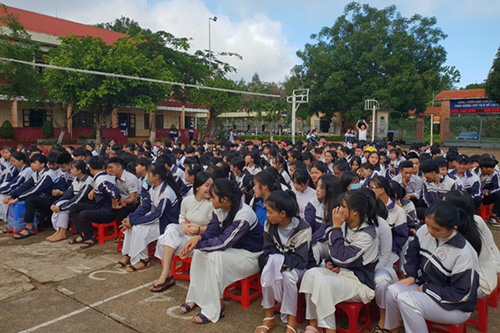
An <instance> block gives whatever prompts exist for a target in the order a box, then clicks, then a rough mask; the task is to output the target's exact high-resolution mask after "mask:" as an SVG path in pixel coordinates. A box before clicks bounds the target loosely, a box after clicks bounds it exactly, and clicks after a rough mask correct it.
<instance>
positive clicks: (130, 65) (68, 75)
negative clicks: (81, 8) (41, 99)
mask: <svg viewBox="0 0 500 333" xmlns="http://www.w3.org/2000/svg"><path fill="white" fill-rule="evenodd" d="M61 40H62V43H61V45H60V46H59V47H58V48H57V49H54V50H52V51H51V52H50V53H49V55H48V56H47V61H50V63H52V64H54V65H57V66H65V67H73V68H79V69H87V70H96V71H101V72H107V73H116V74H124V75H129V76H137V77H146V78H153V79H160V80H171V79H172V75H171V73H170V71H169V70H168V68H167V66H166V64H165V62H164V60H163V57H162V56H161V55H158V56H156V57H153V58H148V56H146V55H145V54H144V53H143V51H142V50H143V49H142V48H141V45H142V44H143V43H146V41H145V40H141V39H139V38H134V39H132V38H128V37H125V38H121V39H119V40H118V41H116V42H115V43H114V44H113V45H106V43H104V42H103V41H102V40H101V39H99V38H97V37H83V38H78V37H76V36H71V37H63V38H61ZM44 82H45V84H46V86H47V90H48V94H49V96H50V98H51V99H52V100H55V101H57V102H61V103H68V104H71V105H72V106H74V107H76V108H78V109H86V110H90V111H92V112H93V113H94V114H95V116H96V117H95V118H94V119H95V124H94V125H95V126H94V127H95V128H96V141H97V143H98V144H99V143H100V142H101V138H102V134H101V124H103V123H104V121H105V119H106V118H108V117H109V116H110V115H111V113H112V111H113V109H115V108H118V107H121V106H132V105H138V106H141V107H143V108H145V109H146V111H151V110H154V109H155V108H156V104H157V102H158V101H159V100H161V99H164V98H165V95H166V94H167V93H168V92H169V86H167V85H163V84H158V83H151V82H145V81H137V80H129V79H121V78H116V77H109V76H101V75H90V74H84V73H76V72H66V71H58V70H49V69H48V70H46V71H45V74H44ZM153 123H154V122H153Z"/></svg>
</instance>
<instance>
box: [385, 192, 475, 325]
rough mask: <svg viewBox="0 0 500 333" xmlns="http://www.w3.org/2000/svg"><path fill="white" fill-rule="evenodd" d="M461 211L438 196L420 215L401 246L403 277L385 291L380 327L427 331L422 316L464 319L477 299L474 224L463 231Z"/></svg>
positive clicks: (452, 320) (447, 320)
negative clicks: (404, 247)
mask: <svg viewBox="0 0 500 333" xmlns="http://www.w3.org/2000/svg"><path fill="white" fill-rule="evenodd" d="M464 222H465V221H464V215H463V214H461V213H460V212H459V209H457V208H456V207H455V206H453V205H452V204H451V203H449V202H446V201H438V202H437V203H435V204H434V205H433V206H432V207H430V208H429V209H428V210H427V212H426V214H425V223H426V225H423V226H422V227H421V228H420V229H418V231H417V234H416V236H415V238H414V239H413V240H412V241H411V243H410V246H409V248H408V250H407V251H406V264H405V266H404V271H405V274H406V278H405V279H403V280H400V281H399V282H397V283H395V284H393V285H392V286H390V287H389V288H388V290H387V295H386V302H387V312H386V320H385V328H386V329H389V330H391V331H392V332H394V333H396V332H399V325H400V323H401V319H403V323H404V326H405V331H406V332H411V333H413V332H427V325H426V322H425V321H426V320H430V321H434V322H438V323H443V324H460V323H463V322H465V321H466V320H467V319H468V318H469V316H470V314H471V312H474V310H475V309H476V304H477V290H478V286H479V275H478V269H479V267H478V258H477V255H478V253H480V252H481V237H480V234H479V231H478V230H477V226H475V225H474V224H470V225H467V227H470V229H469V230H468V232H467V234H464V233H463V231H464V227H465V226H466V225H465V224H464Z"/></svg>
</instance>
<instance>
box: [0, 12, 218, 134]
mask: <svg viewBox="0 0 500 333" xmlns="http://www.w3.org/2000/svg"><path fill="white" fill-rule="evenodd" d="M6 9H7V12H8V13H10V14H12V15H14V16H16V17H17V19H18V20H19V22H20V23H21V24H22V25H23V26H24V28H25V29H26V31H27V32H28V33H29V34H30V35H31V38H32V40H34V41H36V42H38V43H40V45H41V46H40V51H41V52H40V54H38V55H37V57H36V58H35V61H36V62H40V63H41V62H43V61H42V55H43V54H44V53H46V52H48V51H49V50H50V49H52V48H55V47H58V46H59V45H60V44H61V41H60V39H59V37H63V36H65V37H68V36H71V35H72V34H74V35H76V36H82V37H83V36H96V37H99V38H101V39H102V40H103V41H104V42H105V43H106V44H113V43H114V42H115V41H117V40H118V39H120V38H122V37H125V36H126V35H125V34H123V33H120V32H116V31H110V30H106V29H101V28H98V27H94V26H90V25H86V24H82V23H77V22H72V21H68V20H64V19H60V18H56V17H52V16H48V15H43V14H39V13H35V12H30V11H27V10H22V9H18V8H14V7H8V6H7V7H6ZM0 29H2V32H3V33H8V31H7V28H6V27H3V28H2V27H0ZM68 112H69V114H71V109H68V110H61V109H58V108H51V107H49V106H47V107H45V106H44V107H39V108H32V107H30V105H28V103H27V101H26V100H25V99H24V98H23V97H18V98H16V99H14V100H8V99H7V97H6V96H0V124H1V123H3V122H4V121H5V120H10V121H11V123H12V125H13V127H14V131H15V136H16V138H41V127H42V125H43V123H44V122H45V121H47V120H49V121H52V122H53V125H54V128H56V123H59V124H64V120H65V119H66V116H67V114H68ZM207 113H208V110H207V109H206V108H205V107H202V106H197V105H192V104H191V103H185V104H182V103H181V102H179V101H175V100H169V101H163V102H160V103H159V105H158V108H157V110H156V111H155V112H154V121H155V122H156V128H157V137H166V136H167V135H168V129H169V128H170V127H171V126H172V125H174V126H175V127H176V128H177V129H180V132H181V136H186V137H187V133H185V132H187V129H189V127H190V126H191V125H192V126H193V127H194V128H195V129H197V128H198V127H199V126H200V128H202V126H203V125H204V120H202V121H201V123H200V122H199V121H198V118H200V116H205V118H206V114H207ZM92 117H93V114H92V112H90V111H81V112H78V113H76V114H75V115H74V116H73V117H72V119H71V120H70V121H69V122H68V132H67V135H66V136H65V137H66V138H68V137H72V138H78V137H80V136H82V135H85V136H87V137H89V136H91V135H92V132H93V131H92V127H93V126H94V121H93V118H92ZM52 118H55V119H52ZM152 121H153V114H149V113H147V112H145V110H144V109H141V108H139V107H133V106H132V107H124V108H117V109H115V110H113V113H112V115H111V116H110V117H109V119H106V120H105V122H104V123H103V124H100V126H101V127H102V128H103V137H105V138H106V137H113V138H114V137H117V136H124V137H126V139H129V138H130V139H132V140H133V139H134V138H146V137H149V128H150V126H151V122H152ZM57 135H58V129H56V136H57Z"/></svg>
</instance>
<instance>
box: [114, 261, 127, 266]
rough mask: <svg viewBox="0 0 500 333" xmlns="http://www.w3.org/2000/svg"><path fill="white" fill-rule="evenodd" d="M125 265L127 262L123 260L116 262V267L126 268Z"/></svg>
mask: <svg viewBox="0 0 500 333" xmlns="http://www.w3.org/2000/svg"><path fill="white" fill-rule="evenodd" d="M125 267H127V264H125V263H123V262H121V261H117V262H116V265H115V268H125Z"/></svg>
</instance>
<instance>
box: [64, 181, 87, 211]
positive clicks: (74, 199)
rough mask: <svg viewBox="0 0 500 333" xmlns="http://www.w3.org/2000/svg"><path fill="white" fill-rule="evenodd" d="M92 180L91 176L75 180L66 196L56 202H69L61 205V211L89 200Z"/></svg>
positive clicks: (65, 193)
mask: <svg viewBox="0 0 500 333" xmlns="http://www.w3.org/2000/svg"><path fill="white" fill-rule="evenodd" d="M92 185H93V184H92V178H91V177H90V176H89V175H84V176H83V177H82V179H80V180H79V179H78V178H75V179H73V181H72V183H71V186H70V187H69V188H68V189H67V190H66V192H64V194H63V195H62V196H61V197H60V198H59V199H58V200H57V201H56V202H55V204H56V203H58V202H59V201H63V200H67V201H66V202H64V203H62V204H61V205H59V208H60V209H61V210H63V211H64V210H69V209H70V208H71V207H73V206H74V205H76V204H77V203H80V202H82V201H86V200H88V194H89V192H90V191H92Z"/></svg>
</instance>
